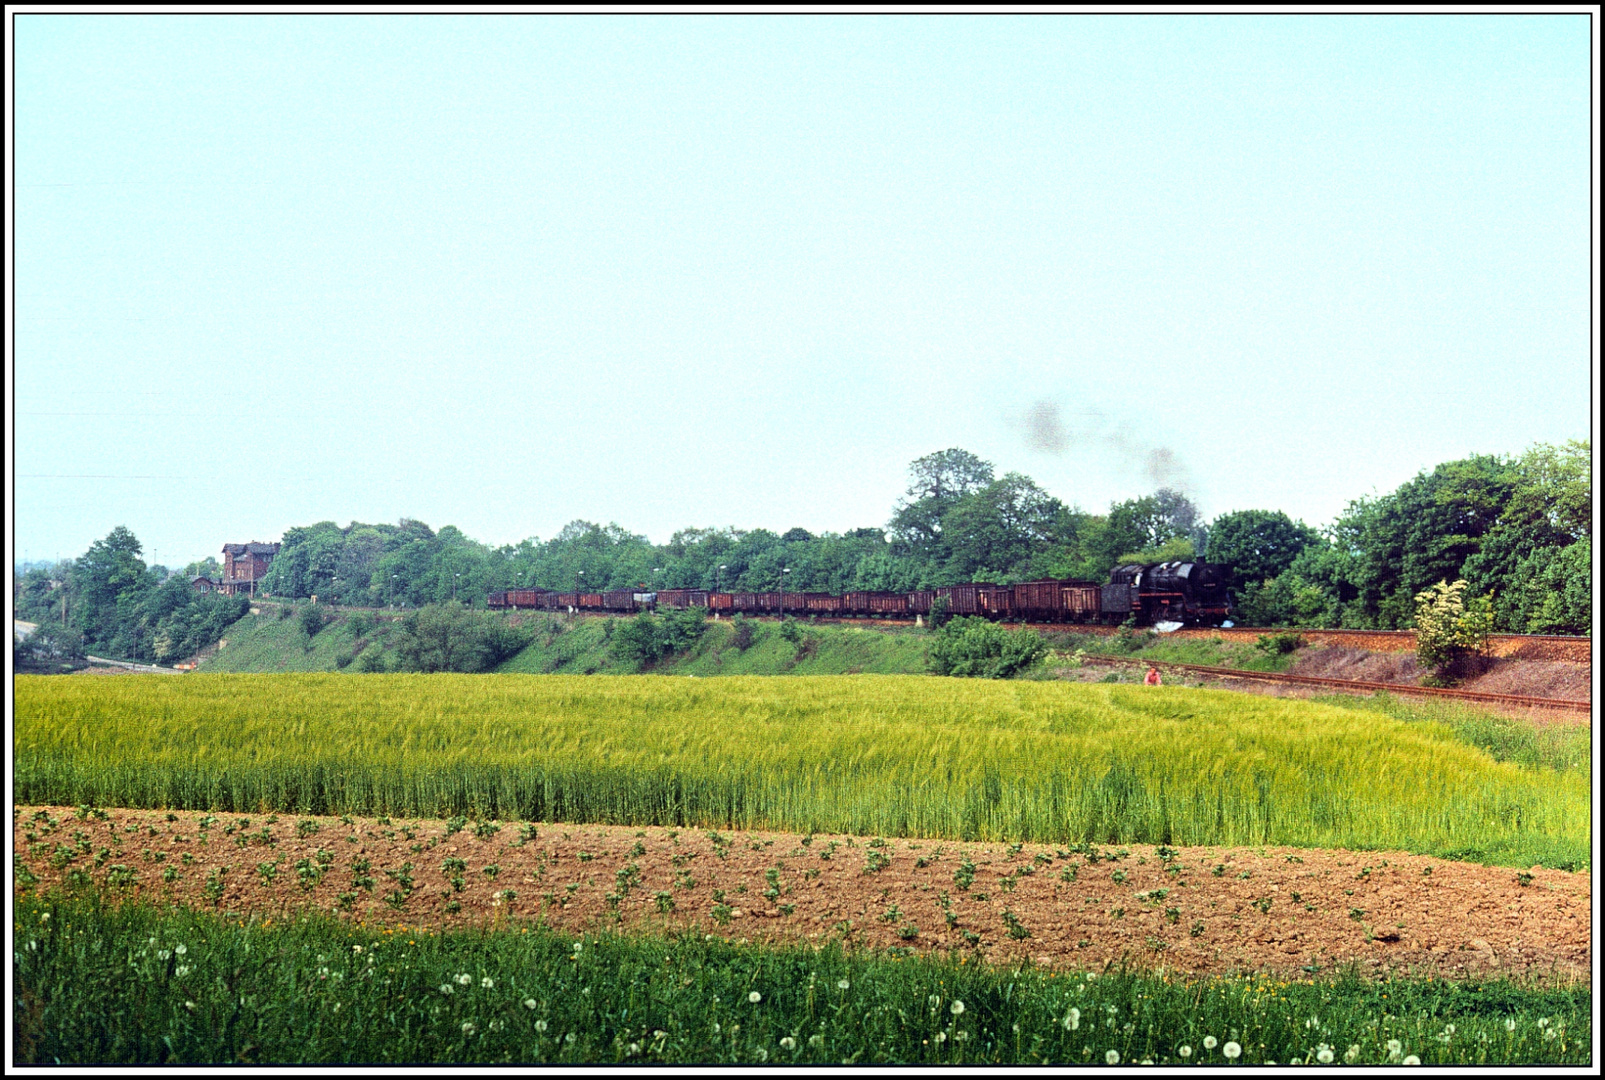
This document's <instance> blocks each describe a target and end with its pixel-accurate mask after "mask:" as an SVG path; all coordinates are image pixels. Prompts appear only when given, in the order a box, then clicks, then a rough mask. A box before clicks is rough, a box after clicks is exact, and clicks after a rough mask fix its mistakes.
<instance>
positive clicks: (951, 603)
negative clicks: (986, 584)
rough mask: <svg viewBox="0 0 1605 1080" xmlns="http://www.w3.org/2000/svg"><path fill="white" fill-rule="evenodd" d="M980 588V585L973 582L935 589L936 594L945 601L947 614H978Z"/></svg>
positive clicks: (979, 609) (979, 608)
mask: <svg viewBox="0 0 1605 1080" xmlns="http://www.w3.org/2000/svg"><path fill="white" fill-rule="evenodd" d="M980 588H981V586H979V585H976V584H975V583H973V582H972V583H970V584H967V585H949V586H947V587H945V588H941V589H937V590H936V596H937V598H938V599H942V600H946V601H947V613H948V614H949V615H979V614H981V599H980V595H979V591H980Z"/></svg>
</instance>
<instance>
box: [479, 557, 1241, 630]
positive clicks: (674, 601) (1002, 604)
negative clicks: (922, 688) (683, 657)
mask: <svg viewBox="0 0 1605 1080" xmlns="http://www.w3.org/2000/svg"><path fill="white" fill-rule="evenodd" d="M1229 577H1230V575H1229V572H1228V571H1227V569H1226V567H1224V566H1218V565H1211V564H1209V563H1203V562H1191V561H1187V562H1182V561H1178V562H1166V563H1154V564H1138V563H1133V564H1130V565H1126V566H1117V567H1115V568H1114V570H1113V571H1112V572H1111V573H1110V575H1109V582H1108V584H1106V585H1101V586H1100V585H1099V584H1097V583H1096V582H1092V581H1074V580H1063V579H1058V578H1053V579H1047V580H1043V581H1022V582H1020V583H1019V584H1017V585H990V584H985V583H981V582H972V583H970V584H967V585H947V586H944V587H942V588H939V589H916V590H914V591H913V592H907V593H898V592H848V593H843V594H841V595H840V596H837V595H835V594H833V593H823V592H756V593H754V592H714V591H710V590H708V589H657V590H655V591H653V590H647V589H644V588H638V589H613V590H610V591H607V592H578V591H576V592H554V591H552V590H550V589H505V590H502V591H500V592H493V593H491V594H490V595H489V596H488V597H487V598H486V606H488V607H490V608H492V609H494V610H516V609H533V610H536V611H570V610H577V611H609V612H620V613H628V612H635V611H651V610H654V609H657V608H689V607H702V608H707V609H709V610H710V611H712V612H714V613H715V614H725V615H738V614H741V615H815V616H818V615H823V616H826V617H828V618H855V617H857V618H877V617H879V618H893V619H911V618H914V617H915V616H920V615H923V616H927V617H928V616H929V615H930V614H931V610H932V608H933V607H938V608H939V610H945V611H946V612H947V614H949V615H980V616H983V617H985V618H989V619H1017V620H1020V621H1024V622H1099V623H1120V622H1124V621H1125V620H1126V619H1133V620H1135V621H1136V622H1137V623H1138V624H1139V625H1153V624H1156V623H1181V624H1183V625H1191V626H1199V625H1204V626H1219V625H1220V624H1221V623H1223V622H1225V621H1226V620H1227V619H1228V618H1230V616H1231V604H1230V600H1229V597H1228V594H1227V586H1228V585H1229V584H1230V580H1229Z"/></svg>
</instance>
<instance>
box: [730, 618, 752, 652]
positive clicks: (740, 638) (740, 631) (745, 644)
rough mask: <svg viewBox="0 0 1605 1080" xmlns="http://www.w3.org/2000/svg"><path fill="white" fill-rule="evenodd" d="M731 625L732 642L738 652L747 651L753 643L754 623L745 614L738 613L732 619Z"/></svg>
mask: <svg viewBox="0 0 1605 1080" xmlns="http://www.w3.org/2000/svg"><path fill="white" fill-rule="evenodd" d="M730 626H731V632H730V644H731V645H734V646H735V648H736V651H737V652H746V651H747V649H748V648H749V647H751V645H752V623H751V622H749V621H748V620H747V617H746V616H745V615H737V616H736V617H735V618H734V619H732V620H730Z"/></svg>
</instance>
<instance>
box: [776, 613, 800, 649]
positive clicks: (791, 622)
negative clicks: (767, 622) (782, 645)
mask: <svg viewBox="0 0 1605 1080" xmlns="http://www.w3.org/2000/svg"><path fill="white" fill-rule="evenodd" d="M780 636H781V637H783V638H785V639H786V640H787V641H789V642H791V643H792V644H793V645H795V644H797V642H799V641H801V640H802V627H801V626H799V625H797V620H796V619H793V618H792V617H791V616H790V615H787V616H786V617H785V618H784V619H781V620H780Z"/></svg>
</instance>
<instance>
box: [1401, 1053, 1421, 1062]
mask: <svg viewBox="0 0 1605 1080" xmlns="http://www.w3.org/2000/svg"><path fill="white" fill-rule="evenodd" d="M1404 1063H1405V1064H1406V1065H1419V1064H1421V1059H1420V1058H1418V1057H1416V1056H1415V1055H1414V1054H1409V1055H1406V1057H1405V1059H1404Z"/></svg>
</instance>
